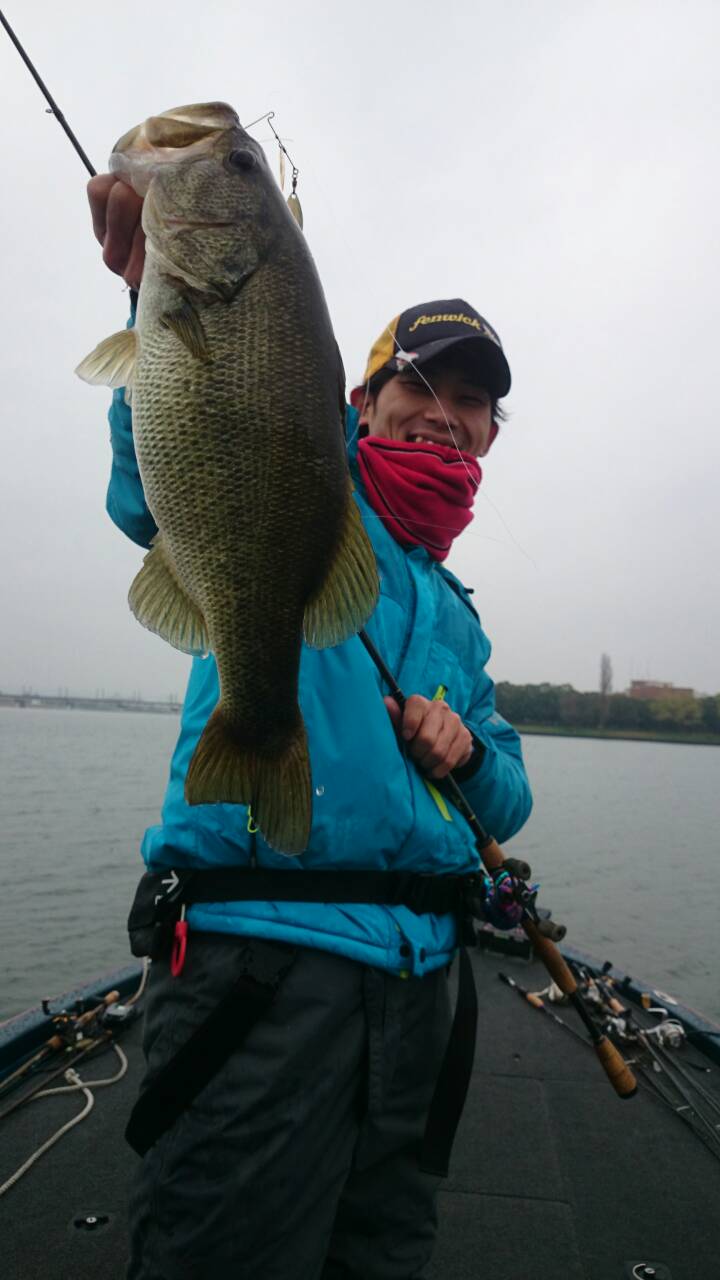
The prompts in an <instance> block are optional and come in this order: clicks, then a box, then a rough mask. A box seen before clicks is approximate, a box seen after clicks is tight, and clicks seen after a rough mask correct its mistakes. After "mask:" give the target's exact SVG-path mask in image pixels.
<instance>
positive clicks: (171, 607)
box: [128, 533, 210, 656]
mask: <svg viewBox="0 0 720 1280" xmlns="http://www.w3.org/2000/svg"><path fill="white" fill-rule="evenodd" d="M128 604H129V605H130V608H131V610H132V612H133V613H134V614H135V617H136V618H137V620H138V622H141V623H142V625H143V626H144V627H147V629H148V631H154V632H155V634H156V635H158V636H162V638H163V640H167V642H168V644H171V645H173V647H174V648H175V649H180V650H181V652H182V653H191V654H193V655H195V656H197V655H198V654H206V653H207V652H208V651H209V649H210V636H209V634H208V629H207V625H206V623H205V619H204V617H203V615H202V612H201V610H200V609H199V608H198V606H197V605H196V604H195V601H194V600H193V599H192V598H191V597H190V596H189V595H188V593H187V591H186V590H185V588H184V587H183V585H182V583H181V582H180V580H179V578H178V576H177V572H176V570H175V566H174V564H173V561H172V557H171V555H170V552H169V550H168V547H167V545H166V543H165V541H164V539H163V536H162V534H161V533H158V534H156V536H155V537H154V538H153V545H152V548H151V550H150V551H148V553H147V555H146V556H145V559H144V560H143V567H142V569H141V570H140V572H139V573H138V574H137V576H136V577H135V579H134V581H133V583H132V585H131V587H130V592H129V595H128Z"/></svg>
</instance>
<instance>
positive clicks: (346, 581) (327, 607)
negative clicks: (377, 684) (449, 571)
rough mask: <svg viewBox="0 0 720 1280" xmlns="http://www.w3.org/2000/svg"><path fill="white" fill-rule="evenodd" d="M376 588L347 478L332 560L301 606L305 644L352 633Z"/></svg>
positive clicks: (326, 644)
mask: <svg viewBox="0 0 720 1280" xmlns="http://www.w3.org/2000/svg"><path fill="white" fill-rule="evenodd" d="M379 590H380V585H379V582H378V574H377V565H376V563H375V553H374V551H373V549H372V545H371V542H370V539H369V538H368V536H367V534H366V532H365V529H364V527H363V523H362V520H361V519H360V512H359V510H358V507H357V504H356V503H355V501H354V499H353V496H352V485H351V483H350V481H349V479H348V491H347V505H346V508H345V519H344V523H343V528H342V532H341V534H340V538H339V541H338V545H337V548H336V551H335V555H334V558H333V562H332V564H331V565H330V569H329V571H328V573H327V574H326V577H325V581H324V582H323V584H322V587H321V588H320V590H319V591H318V593H317V594H316V595H315V596H314V597H313V598H312V600H310V601H309V602H308V604H307V605H306V607H305V618H304V621H303V629H304V632H305V640H306V642H307V644H309V645H311V646H312V647H313V649H328V648H330V646H331V645H334V644H342V642H343V640H349V639H350V636H354V635H356V634H357V632H358V631H359V630H360V629H361V627H364V626H365V623H366V622H367V620H368V618H369V617H370V615H371V613H372V612H373V609H374V608H375V605H376V604H377V598H378V593H379Z"/></svg>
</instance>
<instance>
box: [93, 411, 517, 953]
mask: <svg viewBox="0 0 720 1280" xmlns="http://www.w3.org/2000/svg"><path fill="white" fill-rule="evenodd" d="M109 419H110V430H111V441H112V448H113V463H112V473H111V478H110V486H109V489H108V495H107V510H108V513H109V515H110V517H111V519H112V520H113V521H114V522H115V524H116V525H118V527H119V528H120V529H122V530H123V532H124V533H126V534H127V536H128V537H129V538H132V540H133V541H134V542H137V543H139V545H140V546H142V547H148V546H149V544H150V539H151V538H152V537H153V536H154V534H155V532H156V525H155V522H154V520H153V517H152V515H151V514H150V512H149V510H148V507H147V505H146V502H145V498H144V494H143V488H142V481H141V479H140V474H139V471H138V465H137V460H136V456H135V449H134V445H133V438H132V415H131V411H130V409H129V407H128V406H127V405H126V404H125V401H124V396H123V392H122V391H116V392H115V393H114V396H113V402H112V407H111V409H110V414H109ZM347 428H348V440H349V442H350V443H349V448H348V456H349V460H350V469H351V473H352V476H353V480H354V484H355V501H356V502H357V503H358V506H359V508H360V511H361V514H362V518H363V521H364V524H365V528H366V529H367V532H368V534H369V536H370V538H371V540H372V544H373V547H374V549H375V554H376V557H377V562H378V569H379V574H380V599H379V602H378V605H377V608H376V609H375V612H374V614H373V616H372V618H371V619H370V621H369V623H368V624H367V628H366V629H367V632H368V634H369V636H370V638H371V639H372V641H373V642H374V644H375V645H376V646H377V648H378V650H379V651H380V653H381V654H382V656H383V658H384V659H385V662H386V663H387V665H388V666H389V667H390V669H391V671H392V672H393V673H394V675H395V677H396V679H397V681H398V683H399V685H400V687H401V689H403V691H404V692H405V694H406V695H408V696H409V695H410V694H412V693H420V694H423V695H424V696H425V697H426V698H432V697H433V696H434V695H435V694H436V692H437V690H438V686H439V685H444V686H445V688H446V690H447V693H446V695H445V697H446V700H447V701H448V703H449V704H450V706H451V707H452V708H453V710H454V711H456V712H458V713H459V715H460V716H461V717H462V719H463V721H464V723H465V724H466V725H467V727H468V728H469V729H470V730H471V731H472V733H473V734H474V735H475V737H476V738H477V739H478V740H479V741H480V742H481V743H482V745H483V747H484V748H485V751H484V755H483V757H482V763H481V764H480V767H479V768H478V769H477V771H476V772H475V773H474V775H473V776H472V777H471V778H470V779H469V780H467V781H466V782H465V783H464V784H463V791H464V792H465V794H466V796H467V798H468V800H469V801H470V803H471V805H472V807H473V809H474V810H475V812H476V813H477V815H478V817H479V818H480V820H481V821H482V823H483V825H484V826H485V827H486V828H487V829H488V830H489V831H491V832H492V833H493V835H494V836H495V838H496V839H497V840H499V841H503V840H508V839H509V838H510V837H511V836H513V835H514V834H515V832H517V831H518V830H519V829H520V827H522V825H523V823H524V822H525V821H526V819H527V817H528V814H529V812H530V809H531V805H532V800H531V796H530V788H529V785H528V781H527V777H526V774H525V769H524V765H523V760H522V753H521V748H520V739H519V737H518V735H517V734H516V732H515V730H514V729H512V728H511V726H510V725H509V724H508V723H507V721H505V720H503V719H502V717H501V716H499V715H498V714H497V712H496V710H495V697H494V686H493V683H492V680H491V679H490V677H489V676H488V674H487V672H486V670H485V666H486V663H487V661H488V658H489V657H490V644H489V642H488V640H487V638H486V636H485V634H484V632H483V630H482V628H481V625H480V620H479V618H478V616H477V614H476V612H475V610H474V608H473V605H472V603H471V601H470V598H469V596H468V593H467V591H466V590H465V588H464V587H463V586H462V585H461V584H460V583H459V581H458V580H457V578H455V577H454V575H453V574H451V573H450V572H449V571H448V570H447V569H445V568H444V567H443V566H442V565H440V564H439V563H438V562H437V561H436V560H434V559H432V558H431V557H430V556H429V555H428V554H427V552H426V551H425V550H424V548H415V549H413V550H411V551H409V552H408V551H405V550H404V549H403V548H402V547H401V546H400V545H399V544H398V543H397V542H395V540H394V539H393V538H392V537H391V535H390V534H389V533H388V532H387V530H386V529H385V527H384V526H383V523H382V521H381V520H380V519H378V518H377V516H376V515H375V513H374V512H373V510H372V508H371V507H370V505H369V503H368V501H367V498H366V495H365V491H364V488H363V485H362V481H361V479H360V475H359V472H358V468H357V458H356V454H357V442H356V429H357V414H356V412H355V410H354V409H352V408H350V407H348V409H347ZM299 689H300V707H301V710H302V714H303V717H304V720H305V725H306V728H307V734H308V741H309V747H310V760H311V767H312V784H313V821H312V830H311V835H310V841H309V844H308V847H307V849H306V851H305V852H304V853H303V854H302V855H300V856H299V857H296V858H290V857H286V856H284V855H282V854H279V853H276V852H275V851H274V850H273V849H271V848H270V847H269V846H268V845H267V844H266V843H265V842H264V841H263V839H262V838H261V837H260V836H259V835H258V836H256V837H255V841H256V845H255V848H256V855H257V862H258V865H259V866H261V867H264V868H278V869H281V870H282V871H284V872H285V873H286V874H287V875H302V872H303V868H314V869H325V870H329V869H333V870H345V871H347V870H352V869H364V870H367V869H370V870H403V871H414V872H432V873H435V874H460V873H464V872H469V871H472V870H475V869H476V868H477V866H478V864H479V859H478V854H477V851H476V849H475V844H474V840H473V836H472V833H471V831H470V828H469V827H468V825H467V823H466V822H465V820H464V818H462V817H461V816H460V814H459V813H458V812H457V811H454V810H452V809H448V808H447V807H446V806H444V805H442V806H441V805H440V804H438V802H437V800H436V799H434V798H433V796H432V795H431V793H430V790H429V789H428V787H427V785H426V783H425V781H424V779H423V777H422V776H421V774H420V773H419V771H418V769H417V768H416V767H415V765H414V764H413V763H412V761H411V759H410V758H409V756H407V754H406V753H405V751H404V749H403V747H402V746H401V745H400V744H399V743H398V740H397V738H396V736H395V732H394V729H393V726H392V723H391V721H390V717H389V715H388V712H387V709H386V707H385V705H384V703H383V693H384V692H386V690H384V689H383V688H382V686H381V682H380V677H379V675H378V672H377V670H376V668H375V666H374V665H373V663H372V661H371V659H370V657H369V656H368V654H367V652H366V650H365V648H364V647H363V645H362V643H361V641H360V640H359V639H358V638H357V637H353V638H352V639H351V640H348V641H346V643H344V644H341V645H338V646H336V647H335V648H332V649H323V650H315V649H310V648H307V647H305V646H304V647H303V650H302V657H301V663H300V686H299ZM218 694H219V686H218V673H217V667H216V665H215V660H214V658H213V657H212V656H210V657H208V658H204V659H203V658H195V659H193V660H192V668H191V671H190V679H189V684H188V688H187V694H186V697H185V703H184V707H183V713H182V721H181V727H180V736H179V738H178V742H177V746H176V748H175V752H174V754H173V758H172V763H171V767H170V779H169V783H168V788H167V792H166V795H165V802H164V805H163V810H162V822H161V823H160V825H159V826H154V827H150V828H149V830H148V831H147V832H146V834H145V837H144V840H143V843H142V853H143V857H144V859H145V862H146V864H147V867H148V868H149V869H150V870H152V871H157V870H160V869H162V868H165V867H177V868H180V867H221V866H224V867H227V866H238V865H239V866H247V865H249V862H250V850H251V836H250V835H249V833H248V810H247V808H246V807H245V806H243V805H230V804H215V805H195V806H190V805H187V804H186V803H185V800H184V797H183V787H184V780H185V774H186V772H187V768H188V765H189V763H190V759H191V756H192V754H193V751H194V750H195V746H196V744H197V741H198V739H199V737H200V734H201V733H202V730H203V728H204V726H205V723H206V722H207V720H208V717H209V716H210V714H211V712H212V711H213V709H214V707H215V705H216V702H217V699H218ZM443 809H444V812H443ZM187 919H188V923H189V928H190V930H191V931H192V930H193V929H202V930H209V931H213V932H221V933H237V934H245V935H250V936H255V937H263V938H268V939H275V940H277V941H283V942H290V943H294V944H298V945H301V946H307V947H317V948H320V949H322V950H325V951H330V952H334V953H336V954H338V955H342V956H347V957H349V958H350V959H353V960H358V961H360V962H362V963H365V964H369V965H373V966H375V967H377V968H380V969H384V970H387V971H389V972H391V973H395V974H402V975H403V976H407V975H408V974H423V973H425V972H429V971H431V970H433V969H437V968H439V967H440V966H441V965H445V964H448V963H449V962H450V960H451V959H452V957H453V954H454V951H455V948H456V924H455V919H454V917H453V916H451V915H442V916H436V915H432V914H424V915H416V914H415V913H414V912H412V911H410V910H409V909H408V908H407V907H389V906H383V905H380V904H377V903H376V904H368V905H356V904H349V905H347V906H345V905H341V904H327V903H322V904H318V903H295V902H231V903H228V902H225V903H218V904H214V903H211V904H202V905H196V906H194V907H191V908H190V909H189V911H188V915H187Z"/></svg>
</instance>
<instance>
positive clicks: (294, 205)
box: [288, 191, 303, 228]
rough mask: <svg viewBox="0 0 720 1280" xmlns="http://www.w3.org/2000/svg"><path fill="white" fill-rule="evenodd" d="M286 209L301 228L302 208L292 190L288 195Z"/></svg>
mask: <svg viewBox="0 0 720 1280" xmlns="http://www.w3.org/2000/svg"><path fill="white" fill-rule="evenodd" d="M288 209H289V210H290V212H291V214H292V216H293V218H294V219H295V221H296V222H297V224H298V226H299V227H301V228H302V224H303V215H302V208H301V207H300V201H299V200H298V198H297V196H296V195H295V192H294V191H293V192H292V193H291V194H290V195H289V196H288Z"/></svg>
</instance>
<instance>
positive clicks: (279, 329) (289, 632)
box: [77, 103, 378, 854]
mask: <svg viewBox="0 0 720 1280" xmlns="http://www.w3.org/2000/svg"><path fill="white" fill-rule="evenodd" d="M110 170H111V172H114V173H115V174H117V175H118V176H119V177H120V178H122V180H123V181H125V182H127V183H129V184H130V185H132V186H133V187H134V189H135V190H136V191H137V192H138V194H139V195H142V196H144V197H145V199H144V204H143V215H142V225H143V229H144V231H145V234H146V237H147V242H146V261H145V269H144V274H143V280H142V285H141V288H140V295H139V301H138V309H137V320H136V325H135V328H134V329H127V330H123V331H122V333H119V334H115V335H113V336H112V337H111V338H108V339H106V340H105V341H104V342H102V343H100V345H99V346H98V347H96V349H95V351H93V352H92V354H91V355H90V356H88V357H87V358H86V359H85V360H84V361H83V362H82V363H81V364H80V366H79V367H78V370H77V372H78V374H79V375H80V377H82V378H84V379H85V380H86V381H88V382H93V383H101V384H104V385H107V386H112V387H122V386H125V387H126V388H127V391H126V396H127V397H128V398H129V399H131V403H132V413H133V435H134V439H135V446H136V450H137V458H138V465H139V468H140V474H141V477H142V482H143V487H144V490H145V496H146V500H147V504H148V507H149V508H150V511H151V512H152V514H153V516H154V518H155V521H156V523H157V526H158V529H159V533H158V534H157V536H156V537H155V539H154V540H153V545H152V549H151V550H150V552H149V553H148V555H147V556H146V557H145V560H144V562H143V567H142V569H141V570H140V572H139V573H138V575H137V577H136V578H135V580H134V582H133V583H132V586H131V588H130V595H129V603H130V608H131V609H132V611H133V613H134V614H135V616H136V618H137V619H138V620H139V621H140V622H141V623H142V624H143V626H145V627H148V628H149V629H150V630H151V631H154V632H157V634H158V635H160V636H162V637H163V638H164V639H165V640H167V641H169V643H170V644H172V645H174V646H175V647H176V648H177V649H181V650H183V651H184V652H186V653H191V654H207V653H208V652H212V653H213V654H214V655H215V659H216V662H217V668H218V673H219V680H220V698H219V701H218V705H217V707H216V708H215V710H214V712H213V714H212V716H211V717H210V719H209V721H208V723H207V725H206V727H205V729H204V732H203V734H202V736H201V738H200V740H199V742H198V744H197V747H196V749H195V752H194V755H193V757H192V760H191V762H190V767H189V769H188V773H187V778H186V783H185V796H186V799H187V801H188V802H189V803H190V804H213V803H221V802H229V803H237V804H247V805H250V806H251V810H252V815H253V817H254V819H255V821H256V823H257V825H258V826H259V828H260V830H261V832H262V834H263V836H264V837H265V839H266V840H267V841H268V843H269V844H270V845H272V846H273V847H274V848H275V849H277V850H279V851H281V852H283V853H287V854H297V853H300V852H302V850H303V849H304V848H305V847H306V845H307V842H308V838H309V831H310V822H311V814H312V786H311V771H310V760H309V755H308V744H307V738H306V734H305V727H304V724H303V720H302V715H301V713H300V709H299V706H298V668H299V661H300V649H301V643H302V640H303V636H304V638H305V640H306V641H307V643H308V644H310V645H312V646H315V647H317V648H324V647H325V646H328V645H336V644H339V643H341V642H342V641H344V640H346V639H348V638H349V637H350V636H352V635H353V634H355V633H356V632H357V631H358V630H359V629H360V628H361V627H362V626H363V625H364V624H365V622H366V621H367V619H368V617H369V616H370V614H371V613H372V611H373V609H374V607H375V603H376V601H377V594H378V580H377V569H376V565H375V557H374V555H373V551H372V547H371V544H370V542H369V540H368V538H367V535H366V533H365V531H364V529H363V526H362V523H361V521H360V516H359V512H358V509H357V506H356V504H355V502H354V501H353V499H352V496H351V493H352V488H351V481H350V476H349V472H348V467H347V459H346V454H345V442H344V386H345V379H344V373H343V369H342V362H341V360H340V355H339V352H338V348H337V344H336V342H335V339H334V336H333V331H332V325H331V323H330V318H329V315H328V311H327V307H326V304H325V299H324V296H323V291H322V287H321V285H320V281H319V279H318V275H317V272H316V269H315V266H314V263H313V261H312V258H311V256H310V252H309V250H308V248H307V244H306V242H305V239H304V237H303V234H302V232H301V230H300V228H299V227H298V225H297V224H296V222H295V220H294V219H293V217H292V215H291V213H290V212H289V210H288V208H287V206H286V204H285V201H284V199H283V196H282V194H281V192H280V189H279V187H278V185H277V184H276V182H275V180H274V178H273V176H272V174H271V172H270V169H269V166H268V163H267V160H266V158H265V155H264V152H263V150H262V148H261V147H260V146H259V145H258V143H257V142H255V140H254V139H253V138H251V137H250V136H249V134H247V133H246V132H245V131H244V130H243V129H242V127H241V125H240V122H239V120H238V117H237V115H236V114H235V112H234V111H233V110H232V108H231V107H229V106H227V105H226V104H225V103H206V104H202V105H197V106H188V107H179V108H176V109H174V110H172V111H168V112H165V113H164V114H163V115H160V116H152V117H151V118H150V119H149V120H146V121H145V123H144V124H142V125H139V126H138V127H137V128H135V129H132V130H131V131H130V132H129V133H127V134H125V136H124V137H123V138H121V139H120V141H119V142H118V143H117V145H116V147H115V149H114V151H113V153H112V156H111V157H110Z"/></svg>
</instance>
